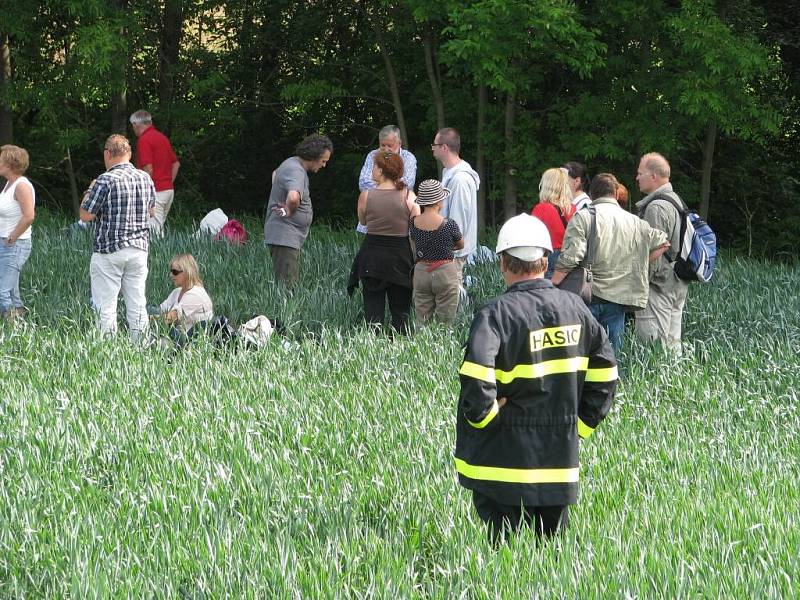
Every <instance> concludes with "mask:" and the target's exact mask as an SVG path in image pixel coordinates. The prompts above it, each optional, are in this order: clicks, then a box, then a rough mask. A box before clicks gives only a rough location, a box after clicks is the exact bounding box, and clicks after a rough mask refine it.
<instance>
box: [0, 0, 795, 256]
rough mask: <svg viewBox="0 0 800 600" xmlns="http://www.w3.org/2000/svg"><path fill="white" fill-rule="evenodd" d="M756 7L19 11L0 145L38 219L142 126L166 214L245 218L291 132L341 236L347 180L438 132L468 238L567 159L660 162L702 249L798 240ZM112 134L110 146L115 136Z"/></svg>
mask: <svg viewBox="0 0 800 600" xmlns="http://www.w3.org/2000/svg"><path fill="white" fill-rule="evenodd" d="M790 12H791V11H787V10H786V6H785V4H784V3H782V2H777V1H771V0H769V1H756V0H716V1H712V0H644V1H641V0H596V1H593V2H587V1H578V0H575V1H569V0H472V1H470V2H463V1H459V0H443V1H441V2H428V1H422V0H370V1H366V0H347V1H342V2H330V1H328V0H325V1H323V0H305V1H303V2H295V1H290V0H135V1H134V0H113V1H107V0H29V1H25V2H5V3H3V8H2V10H0V46H2V52H0V59H2V60H0V67H1V68H0V141H9V140H13V141H14V142H15V143H17V144H19V145H22V146H25V147H27V148H28V149H29V150H30V152H31V156H32V161H33V162H32V167H31V170H30V175H31V176H32V178H33V179H34V181H35V183H36V185H37V190H38V191H39V202H40V203H41V204H43V205H47V206H50V207H61V208H63V209H64V210H70V209H71V208H72V207H74V204H75V202H76V201H77V198H78V197H79V194H80V192H81V191H82V190H83V189H84V186H85V185H86V184H87V183H88V182H89V181H90V180H91V179H92V178H93V177H94V176H95V175H96V174H97V173H98V172H99V171H101V170H102V162H101V153H100V149H101V147H102V141H103V139H104V138H105V137H106V136H107V135H108V134H109V133H110V132H112V131H125V129H126V119H127V116H128V115H129V114H130V113H131V112H133V111H134V110H136V109H138V108H141V107H146V108H148V109H149V110H150V111H151V112H152V113H153V114H154V115H155V119H156V124H157V126H158V127H160V128H161V129H163V130H165V131H167V132H168V133H169V134H170V135H171V138H172V141H173V143H174V145H175V147H176V149H177V151H178V153H179V155H180V157H181V161H182V164H183V170H182V172H181V175H180V176H179V177H180V178H179V181H178V191H177V210H180V211H184V212H185V213H188V214H189V215H191V216H195V215H197V216H199V215H201V214H202V213H203V212H204V211H205V210H207V209H210V208H213V207H216V206H221V207H222V208H223V209H225V210H226V211H227V212H228V213H230V214H232V215H234V216H240V215H241V214H244V213H249V214H261V213H262V211H263V207H264V204H265V199H266V195H267V192H268V179H269V173H271V171H272V169H273V168H274V167H275V166H276V165H277V164H279V162H280V161H281V160H283V159H284V158H285V157H286V156H288V155H290V154H291V153H292V151H293V148H294V145H295V144H296V143H297V141H299V139H301V138H302V137H303V136H304V135H305V134H307V133H309V132H311V131H322V132H324V133H326V134H328V135H329V136H330V137H331V138H332V139H333V140H334V143H335V145H336V151H335V154H334V159H333V161H332V162H331V163H330V165H329V167H328V168H327V169H325V170H324V171H323V172H321V173H320V174H319V175H317V176H315V177H314V180H313V181H312V195H313V197H314V202H315V208H316V213H317V216H318V217H319V218H321V219H326V220H328V221H330V222H334V223H347V224H348V226H350V225H352V223H353V221H354V212H355V208H354V204H355V197H356V193H357V187H356V181H357V174H358V168H359V166H360V165H361V163H362V161H363V157H364V154H365V153H366V152H367V151H368V150H369V149H371V148H373V147H375V146H376V144H377V130H378V129H379V128H380V127H381V126H382V125H384V124H386V123H399V124H400V126H401V127H402V128H403V130H404V131H405V132H406V138H407V146H408V147H409V148H410V149H411V150H412V151H414V152H415V153H416V154H417V157H418V159H419V161H420V165H419V166H420V173H419V177H418V180H420V179H421V178H423V177H426V176H434V175H436V165H435V164H434V162H433V160H432V158H431V156H430V152H429V147H428V145H429V143H430V142H431V141H432V138H433V133H434V131H435V129H436V128H437V127H438V126H441V125H445V124H447V125H453V126H456V127H458V128H459V129H460V130H461V132H462V135H463V139H464V150H463V155H464V158H466V159H467V160H469V161H470V162H471V163H472V164H473V166H475V167H477V168H478V170H479V171H480V172H481V174H482V176H483V181H484V185H483V186H482V191H481V203H482V204H481V206H482V209H484V210H485V222H486V224H487V225H489V226H492V225H496V224H497V223H498V222H502V219H503V218H504V216H507V215H510V214H512V213H514V212H516V211H517V210H520V209H527V208H529V207H530V205H531V204H532V203H533V201H534V199H535V198H536V195H537V193H536V189H537V188H536V184H537V182H538V179H539V177H540V175H541V172H542V170H543V169H545V168H546V167H549V166H552V165H555V164H560V163H561V162H562V161H565V160H575V159H577V160H581V161H585V162H586V163H587V164H588V165H589V166H590V169H591V171H592V172H595V173H596V172H599V171H601V170H610V171H612V172H614V173H616V174H617V175H618V176H619V178H620V179H621V180H622V181H623V182H624V183H626V184H627V185H628V187H630V188H631V189H632V190H634V200H635V199H636V198H637V193H636V192H635V181H634V180H633V176H634V173H635V169H636V165H637V161H638V157H639V156H640V155H641V153H643V152H645V151H650V150H657V151H661V152H662V153H664V154H665V155H666V156H667V157H668V158H669V159H670V160H671V163H672V166H673V170H674V177H673V179H674V181H675V183H676V185H677V188H678V190H679V191H680V192H681V193H682V194H683V195H684V196H685V198H686V199H687V200H688V201H689V203H690V204H692V205H693V206H695V207H697V208H699V209H700V211H701V212H702V213H703V214H707V215H708V216H709V219H710V222H711V224H712V226H713V227H714V228H715V229H716V230H717V231H718V232H719V234H720V236H721V238H722V243H723V245H726V246H729V247H732V248H734V249H737V250H739V251H743V252H748V253H752V254H758V255H766V256H770V257H782V258H792V257H793V256H794V254H795V247H796V245H797V242H798V240H800V203H798V198H800V193H799V192H798V189H800V188H798V178H797V159H796V157H797V155H798V151H800V137H798V121H799V120H800V103H798V97H799V96H798V85H800V83H798V82H800V77H798V75H799V74H800V52H799V51H798V48H800V35H799V34H798V31H800V29H798V25H797V23H796V20H795V19H793V18H792V17H791V14H790ZM128 133H129V134H130V133H131V132H128Z"/></svg>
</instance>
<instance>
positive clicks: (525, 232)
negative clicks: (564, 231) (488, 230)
mask: <svg viewBox="0 0 800 600" xmlns="http://www.w3.org/2000/svg"><path fill="white" fill-rule="evenodd" d="M552 251H553V244H552V242H551V241H550V232H549V231H547V227H545V224H544V223H542V222H541V221H540V220H539V219H537V218H536V217H534V216H531V215H527V214H522V215H517V216H516V217H511V218H510V219H509V220H508V221H506V222H505V223H504V224H503V226H502V227H501V228H500V233H499V234H498V235H497V250H495V252H496V253H497V254H500V253H501V252H506V253H508V254H510V255H511V256H514V257H516V258H518V259H520V260H525V261H533V260H539V259H540V258H542V257H543V256H546V255H547V254H550V253H551V252H552Z"/></svg>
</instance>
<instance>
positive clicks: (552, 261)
mask: <svg viewBox="0 0 800 600" xmlns="http://www.w3.org/2000/svg"><path fill="white" fill-rule="evenodd" d="M559 256H561V250H553V251H552V252H551V253H550V255H549V256H548V257H547V272H546V273H545V274H544V276H545V278H547V279H552V278H553V273H554V272H555V270H556V263H557V262H558V257H559Z"/></svg>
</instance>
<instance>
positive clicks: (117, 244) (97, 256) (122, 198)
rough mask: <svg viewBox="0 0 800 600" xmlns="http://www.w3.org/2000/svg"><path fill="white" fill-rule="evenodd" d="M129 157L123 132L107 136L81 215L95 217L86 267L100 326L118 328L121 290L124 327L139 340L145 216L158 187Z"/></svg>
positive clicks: (104, 329) (143, 322) (143, 321)
mask: <svg viewBox="0 0 800 600" xmlns="http://www.w3.org/2000/svg"><path fill="white" fill-rule="evenodd" d="M130 159H131V146H130V143H129V142H128V140H127V139H126V138H125V137H124V136H122V135H117V134H115V135H112V136H110V137H109V138H108V139H107V140H106V143H105V147H104V148H103V161H104V162H105V166H106V169H107V171H106V172H105V173H103V174H102V175H100V176H99V177H98V178H97V179H95V180H94V181H93V182H92V185H91V186H90V188H89V189H88V190H87V192H86V194H85V195H84V198H83V202H82V203H81V208H80V219H81V221H84V222H89V221H95V223H96V228H95V240H94V248H93V249H94V251H93V253H92V259H91V263H90V266H89V273H90V276H91V282H92V303H93V304H94V307H95V310H96V311H97V315H98V327H99V329H100V331H102V332H103V333H113V332H115V331H116V330H117V298H118V296H119V293H120V290H122V295H123V298H124V299H125V309H126V316H127V321H128V333H129V335H130V336H131V338H132V339H134V340H137V339H139V337H140V336H141V335H142V333H143V332H144V331H145V330H146V329H147V310H146V299H145V283H146V282H147V252H148V249H149V243H150V232H149V230H148V221H149V218H150V217H151V216H152V215H153V213H154V210H155V202H156V190H155V187H154V185H153V180H152V179H151V178H150V176H149V175H148V174H147V173H145V172H144V171H140V170H139V169H137V168H136V167H134V166H133V165H132V164H131V162H130Z"/></svg>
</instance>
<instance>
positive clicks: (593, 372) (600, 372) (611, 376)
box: [586, 365, 619, 383]
mask: <svg viewBox="0 0 800 600" xmlns="http://www.w3.org/2000/svg"><path fill="white" fill-rule="evenodd" d="M618 377H619V374H618V373H617V367H616V365H615V366H613V367H605V368H602V369H586V381H590V382H592V383H608V382H611V381H616V380H617V379H618Z"/></svg>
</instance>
